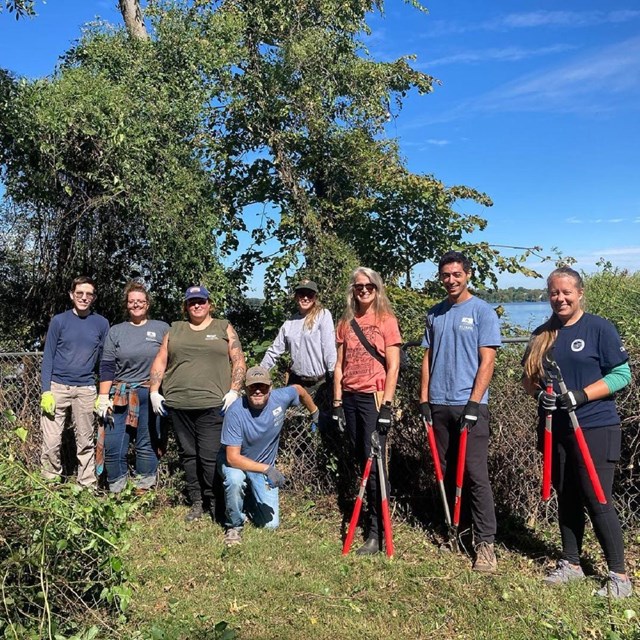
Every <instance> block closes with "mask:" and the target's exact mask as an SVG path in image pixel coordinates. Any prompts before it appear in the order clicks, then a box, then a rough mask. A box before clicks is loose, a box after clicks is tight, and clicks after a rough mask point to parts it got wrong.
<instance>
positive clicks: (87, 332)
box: [40, 276, 109, 487]
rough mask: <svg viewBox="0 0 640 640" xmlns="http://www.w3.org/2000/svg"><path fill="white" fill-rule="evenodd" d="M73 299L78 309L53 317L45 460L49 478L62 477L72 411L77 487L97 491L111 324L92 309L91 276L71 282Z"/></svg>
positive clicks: (46, 376)
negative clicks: (101, 375) (101, 394)
mask: <svg viewBox="0 0 640 640" xmlns="http://www.w3.org/2000/svg"><path fill="white" fill-rule="evenodd" d="M69 297H70V298H71V302H72V304H73V308H72V309H69V310H68V311H65V312H64V313H59V314H58V315H56V316H54V317H53V319H52V320H51V324H50V325H49V330H48V331H47V339H46V342H45V345H44V356H43V359H42V399H41V400H40V407H41V408H42V419H41V426H42V455H41V457H40V461H41V464H42V475H43V476H44V477H45V478H47V479H49V480H59V479H60V476H61V475H62V464H61V461H60V446H61V443H62V431H63V429H64V424H65V419H66V416H67V409H69V407H70V408H71V415H72V417H73V422H74V426H75V436H76V451H77V457H78V484H79V485H81V486H84V487H94V486H95V485H96V475H95V446H94V438H93V405H94V403H95V400H96V381H95V368H96V362H98V360H99V359H100V355H101V353H102V346H103V344H104V340H105V338H106V336H107V333H108V331H109V323H108V322H107V320H106V319H105V318H103V317H102V316H100V315H98V314H97V313H94V312H93V311H92V310H91V306H92V305H93V303H94V302H95V299H96V288H95V284H94V283H93V280H91V278H88V277H86V276H80V277H79V278H76V279H75V280H74V281H73V282H72V283H71V290H70V291H69Z"/></svg>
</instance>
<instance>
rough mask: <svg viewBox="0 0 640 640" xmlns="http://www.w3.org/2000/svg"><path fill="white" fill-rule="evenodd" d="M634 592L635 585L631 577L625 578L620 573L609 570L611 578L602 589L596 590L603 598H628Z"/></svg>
mask: <svg viewBox="0 0 640 640" xmlns="http://www.w3.org/2000/svg"><path fill="white" fill-rule="evenodd" d="M632 593H633V586H632V584H631V580H629V578H626V577H625V578H623V577H622V576H621V575H620V574H618V573H614V572H613V571H609V578H608V579H607V581H606V582H605V584H604V586H603V587H602V589H598V591H596V595H597V596H601V597H603V598H607V597H609V595H611V597H612V598H628V597H629V596H630V595H631V594H632Z"/></svg>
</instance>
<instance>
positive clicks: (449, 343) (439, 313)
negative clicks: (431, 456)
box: [420, 251, 501, 572]
mask: <svg viewBox="0 0 640 640" xmlns="http://www.w3.org/2000/svg"><path fill="white" fill-rule="evenodd" d="M438 275H439V278H440V281H441V282H442V284H443V286H444V287H445V289H446V291H447V298H446V299H445V300H443V301H442V302H440V303H439V304H437V305H436V306H435V307H433V308H432V309H430V311H429V313H428V314H427V323H426V329H425V333H424V339H423V341H422V346H423V347H426V350H425V354H424V358H423V361H422V379H421V384H420V413H421V414H422V416H423V417H424V418H425V419H426V420H427V422H429V423H431V424H433V429H434V433H435V436H436V443H437V447H438V454H439V456H440V463H441V465H442V469H443V472H444V474H445V484H446V486H447V490H448V494H449V498H450V501H451V497H452V495H453V493H454V492H453V488H454V486H455V475H456V468H457V462H458V444H459V441H460V432H461V430H462V428H463V427H466V428H467V430H468V431H467V432H468V439H467V452H466V464H465V480H464V491H463V495H462V498H463V501H462V505H463V506H465V505H467V506H470V510H471V519H472V522H473V542H474V549H475V554H476V557H475V561H474V563H473V568H474V570H476V571H485V572H494V571H495V570H496V568H497V563H496V556H495V552H494V548H493V542H494V538H495V534H496V515H495V505H494V501H493V492H492V490H491V485H490V483H489V470H488V464H487V460H488V448H489V408H488V405H487V403H488V396H489V394H488V389H489V382H490V381H491V378H492V376H493V369H494V364H495V358H496V351H497V348H498V347H499V346H500V344H501V340H500V323H499V320H498V316H497V315H496V313H495V311H494V310H493V309H492V308H491V307H490V306H489V305H488V304H487V303H486V302H484V301H483V300H480V299H479V298H476V297H475V296H473V295H472V294H471V292H470V291H469V289H468V284H469V279H470V277H471V262H470V261H469V260H468V259H467V258H466V257H465V256H464V255H463V254H461V253H458V252H457V251H449V252H447V253H445V254H444V255H443V256H442V258H441V259H440V262H439V264H438ZM451 511H453V509H451Z"/></svg>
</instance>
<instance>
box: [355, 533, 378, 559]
mask: <svg viewBox="0 0 640 640" xmlns="http://www.w3.org/2000/svg"><path fill="white" fill-rule="evenodd" d="M381 551H382V545H381V543H380V541H379V540H378V536H375V537H373V538H367V540H366V542H365V543H364V544H363V545H362V546H361V547H360V548H359V549H358V550H357V551H356V555H358V556H372V555H374V554H376V553H380V552H381Z"/></svg>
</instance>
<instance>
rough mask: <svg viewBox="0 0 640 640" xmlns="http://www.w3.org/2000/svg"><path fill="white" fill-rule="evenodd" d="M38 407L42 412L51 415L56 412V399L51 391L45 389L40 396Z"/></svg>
mask: <svg viewBox="0 0 640 640" xmlns="http://www.w3.org/2000/svg"><path fill="white" fill-rule="evenodd" d="M40 408H41V409H42V411H43V413H46V414H47V415H49V416H52V415H54V414H55V412H56V399H55V398H54V397H53V393H52V392H51V391H45V392H44V393H43V394H42V397H41V398H40Z"/></svg>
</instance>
